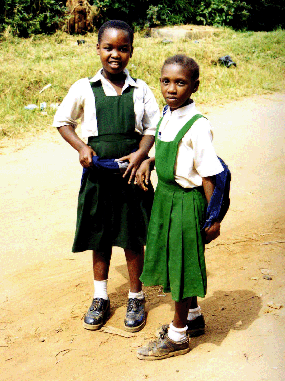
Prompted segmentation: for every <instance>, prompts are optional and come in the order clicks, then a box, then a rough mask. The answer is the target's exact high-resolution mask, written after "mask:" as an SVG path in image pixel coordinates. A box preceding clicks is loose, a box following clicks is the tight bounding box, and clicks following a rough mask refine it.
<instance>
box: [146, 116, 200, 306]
mask: <svg viewBox="0 0 285 381" xmlns="http://www.w3.org/2000/svg"><path fill="white" fill-rule="evenodd" d="M200 117H202V115H200V114H197V115H195V116H194V117H193V118H192V119H191V120H189V121H188V122H187V123H186V124H185V125H184V126H183V127H182V129H181V130H180V131H179V132H178V134H177V135H176V137H175V139H174V140H173V141H170V142H164V141H161V140H159V138H158V130H159V126H160V123H161V121H160V122H159V124H158V127H157V130H156V137H155V166H156V171H157V177H158V185H157V188H156V191H155V197H154V202H153V208H152V212H151V218H150V222H149V229H148V237H147V244H146V253H145V261H144V269H143V273H142V276H141V278H140V279H141V281H142V282H143V283H144V285H145V286H155V285H161V286H163V290H164V292H171V294H172V299H173V300H175V301H181V300H182V299H184V298H187V297H191V296H200V297H204V296H205V294H206V289H207V276H206V265H205V257H204V248H205V247H204V243H203V237H202V234H201V229H202V227H203V224H204V221H205V215H206V209H207V201H206V197H205V194H204V191H203V187H197V188H190V189H189V188H183V187H181V186H180V185H178V184H177V183H176V181H175V179H174V168H175V162H176V156H177V150H178V145H179V142H180V141H181V139H182V138H183V136H184V135H185V133H186V132H187V131H188V130H189V129H190V128H191V126H192V124H193V123H194V122H195V121H196V120H197V119H198V118H200Z"/></svg>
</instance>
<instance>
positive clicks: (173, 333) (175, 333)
mask: <svg viewBox="0 0 285 381" xmlns="http://www.w3.org/2000/svg"><path fill="white" fill-rule="evenodd" d="M187 328H188V327H187V325H186V327H184V328H177V327H174V325H173V324H172V323H170V325H169V328H168V337H169V338H170V339H171V340H173V341H176V342H179V341H182V340H183V339H185V337H186V331H187Z"/></svg>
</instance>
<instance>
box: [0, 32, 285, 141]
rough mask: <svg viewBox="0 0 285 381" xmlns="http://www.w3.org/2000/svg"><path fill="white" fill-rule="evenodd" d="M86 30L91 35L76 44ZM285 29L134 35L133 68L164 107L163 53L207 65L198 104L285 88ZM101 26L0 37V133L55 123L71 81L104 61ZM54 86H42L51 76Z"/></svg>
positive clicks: (21, 131)
mask: <svg viewBox="0 0 285 381" xmlns="http://www.w3.org/2000/svg"><path fill="white" fill-rule="evenodd" d="M78 38H80V39H82V38H84V39H85V40H86V43H85V44H83V45H77V42H76V40H77V39H78ZM284 41H285V31H284V30H277V31H274V32H257V33H253V32H250V33H248V32H244V33H243V32H234V31H232V30H221V32H220V33H219V34H217V35H216V36H212V37H209V38H204V39H200V40H198V41H193V40H180V41H176V42H174V43H169V44H164V43H163V42H162V40H161V39H153V38H143V37H141V36H140V35H139V34H136V36H135V42H134V48H135V49H134V55H133V58H132V59H131V60H130V62H129V65H128V69H129V71H130V73H131V75H132V76H133V77H136V78H141V79H143V80H145V81H146V82H147V83H148V85H149V86H150V87H151V89H152V90H153V92H154V94H155V96H156V98H157V100H158V102H159V105H160V107H162V106H163V104H164V102H163V98H162V96H161V94H160V88H159V75H160V68H161V65H162V64H163V61H164V60H165V58H167V57H169V56H172V55H174V54H177V53H184V54H187V55H189V56H190V57H193V58H194V59H195V60H196V61H197V62H198V63H199V65H200V68H201V75H200V76H201V77H200V80H201V85H200V88H199V91H198V92H197V93H196V94H195V98H194V99H195V101H196V102H197V104H198V105H199V104H200V105H205V106H211V105H218V104H223V103H226V102H230V101H232V100H236V99H239V98H242V97H245V96H252V95H255V94H258V95H259V94H266V93H272V92H278V91H284V89H285V44H284ZM96 42H97V36H96V34H89V35H87V36H84V37H78V36H77V37H76V36H69V35H66V34H63V33H57V34H56V35H54V36H37V37H33V38H29V39H17V38H12V37H11V36H10V35H9V34H8V33H7V34H6V36H4V35H3V36H2V39H1V40H0V73H1V76H0V138H1V137H2V138H3V137H8V138H13V137H16V138H19V137H23V136H25V135H26V134H35V133H38V132H40V131H44V130H47V129H48V128H50V126H51V124H52V120H53V115H54V112H55V111H54V110H53V109H52V108H51V107H49V105H50V104H51V103H59V102H61V100H62V99H63V97H64V96H65V94H66V93H67V91H68V89H69V87H70V85H71V84H72V83H74V82H75V81H76V80H78V79H79V78H82V77H87V76H92V75H94V74H95V72H96V71H97V70H98V69H99V68H100V59H99V57H98V56H97V54H96ZM226 54H228V55H230V56H231V58H232V59H233V61H235V62H236V63H237V67H236V68H234V67H232V68H229V69H227V68H225V67H222V66H219V65H217V64H216V62H217V60H218V58H219V57H221V56H224V55H226ZM49 83H51V85H52V86H51V87H50V88H48V89H47V90H45V91H43V92H42V93H40V90H41V89H42V88H43V87H44V86H45V85H47V84H49ZM41 102H47V104H48V108H47V109H46V114H44V115H43V114H42V113H41V112H40V110H39V109H37V110H35V111H28V110H25V109H24V106H26V105H27V104H29V103H35V104H37V105H38V106H39V105H40V103H41Z"/></svg>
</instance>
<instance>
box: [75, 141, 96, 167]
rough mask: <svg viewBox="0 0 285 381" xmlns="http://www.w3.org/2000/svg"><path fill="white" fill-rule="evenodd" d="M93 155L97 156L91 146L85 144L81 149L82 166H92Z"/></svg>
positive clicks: (80, 159)
mask: <svg viewBox="0 0 285 381" xmlns="http://www.w3.org/2000/svg"><path fill="white" fill-rule="evenodd" d="M93 156H96V153H95V151H94V150H93V149H92V148H91V147H89V146H88V145H85V146H83V147H82V148H81V149H80V150H79V161H80V164H81V165H82V167H84V168H89V167H92V165H93V162H92V158H93Z"/></svg>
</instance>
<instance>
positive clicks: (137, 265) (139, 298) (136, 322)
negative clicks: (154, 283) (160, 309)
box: [125, 247, 145, 332]
mask: <svg viewBox="0 0 285 381" xmlns="http://www.w3.org/2000/svg"><path fill="white" fill-rule="evenodd" d="M125 256H126V261H127V266H128V272H129V279H130V291H129V300H128V307H127V313H126V318H125V329H126V330H127V331H130V332H137V331H140V330H141V329H142V328H143V327H144V326H145V299H144V294H143V291H142V283H141V281H140V279H139V278H140V276H141V273H142V270H143V261H144V248H143V247H141V248H140V249H139V250H137V251H134V250H129V249H125Z"/></svg>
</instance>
